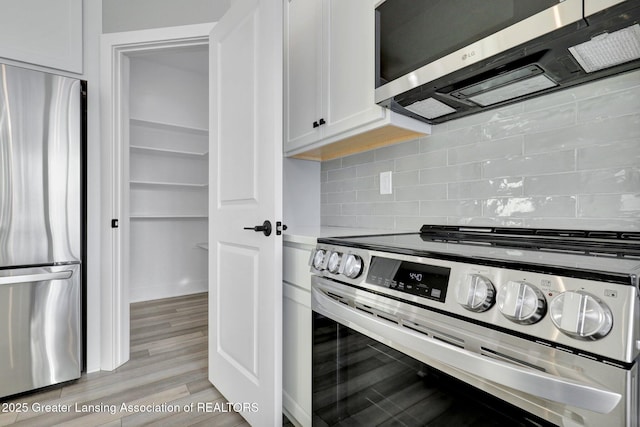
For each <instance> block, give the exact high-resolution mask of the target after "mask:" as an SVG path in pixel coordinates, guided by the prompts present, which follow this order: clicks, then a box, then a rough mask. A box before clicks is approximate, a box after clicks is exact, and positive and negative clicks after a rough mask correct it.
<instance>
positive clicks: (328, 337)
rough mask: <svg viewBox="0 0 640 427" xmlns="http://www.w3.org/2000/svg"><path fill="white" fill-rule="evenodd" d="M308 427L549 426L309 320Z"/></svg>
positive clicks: (336, 326) (321, 319) (331, 325)
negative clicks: (310, 376)
mask: <svg viewBox="0 0 640 427" xmlns="http://www.w3.org/2000/svg"><path fill="white" fill-rule="evenodd" d="M312 405H313V425H314V426H338V425H344V426H378V425H381V426H386V425H389V426H391V425H399V426H425V425H429V426H458V425H473V426H506V425H509V426H541V425H551V424H548V423H547V422H545V421H544V420H541V419H539V418H537V417H534V416H532V415H531V414H528V413H526V412H524V411H522V410H520V409H518V408H516V407H514V406H512V405H509V404H507V403H505V402H503V401H501V400H500V399H497V398H495V397H493V396H490V395H488V394H487V393H484V392H481V391H480V390H478V389H476V388H474V387H471V386H469V385H468V384H465V383H463V382H461V381H459V380H456V379H454V378H452V377H450V376H448V375H446V374H444V373H442V372H440V371H437V370H435V369H433V368H431V367H429V366H428V365H425V364H424V363H422V362H419V361H417V360H415V359H413V358H411V357H409V356H407V355H405V354H403V353H401V352H398V351H396V350H394V349H392V348H390V347H388V346H386V345H383V344H381V343H379V342H377V341H375V340H373V339H371V338H369V337H367V336H365V335H363V334H361V333H359V332H357V331H354V330H353V329H350V328H347V327H346V326H343V325H341V324H340V323H337V322H335V321H333V320H331V319H329V318H327V317H325V316H322V315H320V314H318V313H315V312H314V313H313V400H312Z"/></svg>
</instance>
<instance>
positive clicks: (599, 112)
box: [578, 86, 640, 123]
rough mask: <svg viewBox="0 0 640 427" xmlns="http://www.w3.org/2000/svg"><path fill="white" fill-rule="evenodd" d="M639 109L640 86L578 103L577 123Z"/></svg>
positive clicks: (629, 112) (622, 114)
mask: <svg viewBox="0 0 640 427" xmlns="http://www.w3.org/2000/svg"><path fill="white" fill-rule="evenodd" d="M638 110H640V86H637V87H634V88H630V89H628V90H624V91H619V92H614V93H611V94H608V95H603V96H599V97H597V98H590V99H587V100H584V101H581V102H579V103H578V123H585V122H590V121H593V120H596V119H603V118H610V117H619V116H624V115H627V114H633V113H636V112H637V111H638Z"/></svg>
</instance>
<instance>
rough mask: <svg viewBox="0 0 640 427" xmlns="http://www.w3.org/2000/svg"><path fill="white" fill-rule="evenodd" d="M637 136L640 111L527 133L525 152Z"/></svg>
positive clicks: (585, 144)
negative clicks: (551, 129) (546, 130)
mask: <svg viewBox="0 0 640 427" xmlns="http://www.w3.org/2000/svg"><path fill="white" fill-rule="evenodd" d="M638 113H640V109H639V110H638ZM634 138H635V139H640V114H632V115H626V116H621V117H612V118H610V119H605V120H597V121H593V122H587V123H582V124H580V125H575V126H571V127H567V128H563V129H556V130H553V131H549V132H540V133H533V134H528V135H525V136H524V149H525V154H534V153H545V152H555V151H558V150H568V149H573V148H582V147H590V146H593V145H601V144H606V143H610V142H617V141H622V140H627V139H634Z"/></svg>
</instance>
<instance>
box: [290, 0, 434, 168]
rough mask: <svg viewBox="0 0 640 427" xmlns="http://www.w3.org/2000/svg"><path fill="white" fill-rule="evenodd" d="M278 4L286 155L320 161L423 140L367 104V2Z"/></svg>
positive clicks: (370, 19) (417, 125) (371, 79)
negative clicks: (282, 17)
mask: <svg viewBox="0 0 640 427" xmlns="http://www.w3.org/2000/svg"><path fill="white" fill-rule="evenodd" d="M285 4H286V7H285V88H284V90H285V143H284V151H285V154H286V155H288V156H293V157H298V158H305V159H313V160H327V159H330V158H335V157H340V156H343V155H347V154H351V153H355V152H358V151H363V150H367V149H372V148H375V147H379V146H382V145H388V144H391V143H395V142H400V141H404V140H407V139H411V138H415V137H417V136H420V135H424V134H426V133H429V131H430V127H429V125H427V124H425V123H422V122H418V121H416V120H413V119H409V118H406V117H401V116H399V115H396V114H395V113H392V112H390V111H388V110H386V109H384V108H382V107H380V106H378V105H376V103H375V101H374V91H375V75H374V64H375V44H374V43H375V19H374V1H373V0H350V1H343V0H291V1H289V2H287V3H285Z"/></svg>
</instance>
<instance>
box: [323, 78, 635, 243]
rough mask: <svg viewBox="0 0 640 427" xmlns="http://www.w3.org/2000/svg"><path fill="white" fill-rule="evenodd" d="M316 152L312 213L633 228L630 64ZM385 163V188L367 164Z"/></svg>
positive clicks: (339, 218) (358, 223)
mask: <svg viewBox="0 0 640 427" xmlns="http://www.w3.org/2000/svg"><path fill="white" fill-rule="evenodd" d="M432 132H433V133H432V135H430V136H428V137H423V138H419V139H416V140H413V141H409V142H404V143H400V144H395V145H392V146H389V147H384V148H379V149H376V150H373V151H370V152H366V153H360V154H356V155H353V156H348V157H344V158H342V159H336V160H331V161H328V162H324V163H323V164H322V168H321V203H322V212H321V221H322V224H323V225H335V226H343V227H363V228H381V229H394V230H403V231H405V230H412V231H415V230H418V229H419V228H420V226H421V225H422V224H425V223H431V224H457V225H480V226H507V227H542V228H572V229H610V230H621V231H624V230H633V231H640V71H635V72H631V73H626V74H623V75H619V76H615V77H612V78H609V79H606V80H601V81H597V82H594V83H590V84H588V85H584V86H579V87H575V88H569V89H566V90H563V91H560V92H555V93H554V94H551V95H545V96H543V97H539V98H534V99H531V100H528V101H524V102H521V103H518V104H513V105H510V106H507V107H504V108H500V109H496V110H491V111H487V112H484V113H481V114H477V115H473V116H469V117H465V118H462V119H459V120H455V121H452V122H447V123H444V124H442V125H436V126H432ZM387 170H390V171H392V172H393V194H389V195H380V194H379V188H378V186H379V173H380V172H384V171H387Z"/></svg>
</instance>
